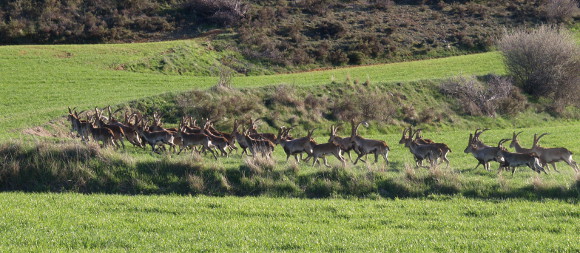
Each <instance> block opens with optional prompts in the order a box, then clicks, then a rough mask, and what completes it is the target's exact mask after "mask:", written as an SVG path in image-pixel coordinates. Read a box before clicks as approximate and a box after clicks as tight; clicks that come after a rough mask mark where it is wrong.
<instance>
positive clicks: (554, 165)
mask: <svg viewBox="0 0 580 253" xmlns="http://www.w3.org/2000/svg"><path fill="white" fill-rule="evenodd" d="M564 161H565V162H566V163H567V164H568V165H570V166H572V165H571V164H570V163H569V162H568V161H566V160H564ZM552 167H554V171H555V172H558V173H560V171H558V169H557V168H556V162H552ZM572 168H574V167H572Z"/></svg>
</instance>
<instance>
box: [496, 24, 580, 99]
mask: <svg viewBox="0 0 580 253" xmlns="http://www.w3.org/2000/svg"><path fill="white" fill-rule="evenodd" d="M498 47H499V49H500V51H501V52H502V54H503V56H504V61H505V63H506V66H507V68H508V71H509V74H510V75H511V76H512V77H513V79H514V81H515V84H516V85H518V86H519V87H521V88H522V89H523V90H524V92H526V93H528V94H531V95H534V96H546V97H551V98H554V99H555V100H556V102H557V103H559V104H560V105H561V106H565V105H567V104H573V103H575V102H576V101H578V99H579V98H580V97H579V96H580V71H578V70H579V69H580V47H579V46H578V44H576V40H575V39H574V38H573V37H572V36H571V35H570V34H569V33H567V32H565V31H563V30H559V29H557V28H555V27H551V26H540V27H538V28H536V29H534V30H532V31H525V30H515V31H511V32H506V33H505V34H504V36H503V37H502V38H501V39H500V40H499V41H498Z"/></svg>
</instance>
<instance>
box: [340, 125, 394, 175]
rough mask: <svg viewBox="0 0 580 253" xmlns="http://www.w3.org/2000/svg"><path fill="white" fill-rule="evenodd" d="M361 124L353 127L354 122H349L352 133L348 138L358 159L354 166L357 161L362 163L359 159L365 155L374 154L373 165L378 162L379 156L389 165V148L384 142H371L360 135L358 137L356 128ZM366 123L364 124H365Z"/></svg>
mask: <svg viewBox="0 0 580 253" xmlns="http://www.w3.org/2000/svg"><path fill="white" fill-rule="evenodd" d="M362 123H363V122H359V123H358V124H356V126H355V122H354V120H352V121H351V124H352V129H351V130H352V131H351V136H350V141H351V142H352V143H353V144H354V147H355V150H357V151H358V152H359V154H358V157H357V158H356V160H355V161H354V164H356V163H357V162H358V160H361V161H364V160H362V159H361V158H362V157H363V156H364V155H367V154H375V163H377V162H378V159H379V155H381V156H382V157H383V158H384V159H385V162H386V163H387V165H389V160H388V155H389V151H390V149H389V146H388V145H387V143H386V142H384V141H382V140H372V139H366V138H364V137H362V136H360V135H358V127H359V126H360V124H362ZM365 123H366V122H365Z"/></svg>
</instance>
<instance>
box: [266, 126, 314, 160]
mask: <svg viewBox="0 0 580 253" xmlns="http://www.w3.org/2000/svg"><path fill="white" fill-rule="evenodd" d="M291 129H292V128H288V129H287V128H285V127H280V129H279V130H278V136H277V137H276V142H275V143H276V144H279V145H280V146H282V148H283V149H284V152H285V153H286V161H288V159H289V158H290V156H291V155H292V156H294V159H296V162H299V160H298V157H297V155H298V154H301V153H304V152H305V153H306V154H308V156H310V155H312V147H313V146H314V145H316V142H315V141H314V139H312V133H313V132H314V129H312V130H311V131H308V134H307V135H306V136H305V137H302V138H298V139H292V140H288V139H287V138H285V137H286V135H288V132H289V131H290V130H291Z"/></svg>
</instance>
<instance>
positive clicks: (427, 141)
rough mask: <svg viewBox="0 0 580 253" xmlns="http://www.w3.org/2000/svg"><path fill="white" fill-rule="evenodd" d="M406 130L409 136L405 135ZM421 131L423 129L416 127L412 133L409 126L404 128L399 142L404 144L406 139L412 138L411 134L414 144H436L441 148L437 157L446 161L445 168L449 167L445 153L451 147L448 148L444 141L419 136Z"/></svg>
mask: <svg viewBox="0 0 580 253" xmlns="http://www.w3.org/2000/svg"><path fill="white" fill-rule="evenodd" d="M407 131H408V132H409V137H406V136H405V133H406V132H407ZM421 131H423V129H417V130H415V132H414V133H413V129H412V128H411V127H409V128H406V129H404V130H403V136H402V137H401V140H399V144H406V143H407V142H408V140H409V139H413V136H414V139H413V142H414V143H416V144H419V145H433V146H436V147H437V148H439V149H440V150H441V152H439V154H440V156H439V157H437V159H439V158H441V160H443V161H444V162H445V163H447V167H446V168H449V159H447V154H449V153H451V152H452V151H451V148H449V146H447V144H445V143H436V142H434V141H432V140H430V139H423V138H422V136H421ZM405 146H407V145H405ZM407 147H408V146H407ZM415 159H417V157H415ZM422 160H423V159H419V165H422V164H423V161H422Z"/></svg>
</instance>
